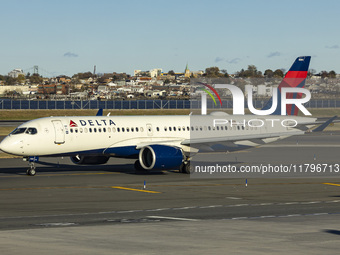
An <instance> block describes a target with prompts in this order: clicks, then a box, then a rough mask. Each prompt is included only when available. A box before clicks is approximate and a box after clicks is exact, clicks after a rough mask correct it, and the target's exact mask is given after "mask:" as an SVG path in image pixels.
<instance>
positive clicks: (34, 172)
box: [26, 168, 36, 176]
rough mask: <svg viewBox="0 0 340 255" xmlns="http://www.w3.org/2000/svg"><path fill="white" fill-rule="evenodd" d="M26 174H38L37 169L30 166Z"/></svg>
mask: <svg viewBox="0 0 340 255" xmlns="http://www.w3.org/2000/svg"><path fill="white" fill-rule="evenodd" d="M26 174H27V175H29V176H34V175H35V174H36V171H35V169H34V168H28V169H27V171H26Z"/></svg>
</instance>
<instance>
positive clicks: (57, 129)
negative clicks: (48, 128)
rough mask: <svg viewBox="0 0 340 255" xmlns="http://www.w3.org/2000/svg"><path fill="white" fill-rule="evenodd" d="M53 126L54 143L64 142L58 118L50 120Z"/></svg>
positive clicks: (63, 134)
mask: <svg viewBox="0 0 340 255" xmlns="http://www.w3.org/2000/svg"><path fill="white" fill-rule="evenodd" d="M52 123H53V126H54V134H55V138H54V143H56V144H62V143H65V132H64V127H63V124H62V123H61V121H60V120H52Z"/></svg>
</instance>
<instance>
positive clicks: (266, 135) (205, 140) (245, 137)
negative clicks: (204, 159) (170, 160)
mask: <svg viewBox="0 0 340 255" xmlns="http://www.w3.org/2000/svg"><path fill="white" fill-rule="evenodd" d="M304 133H305V132H304V131H301V130H296V131H290V132H277V133H263V134H253V135H238V136H222V137H213V138H205V137H199V138H192V139H186V140H184V141H182V142H181V144H182V145H192V144H204V143H207V144H211V143H217V142H238V141H244V140H259V139H265V138H273V137H280V136H292V135H302V134H304Z"/></svg>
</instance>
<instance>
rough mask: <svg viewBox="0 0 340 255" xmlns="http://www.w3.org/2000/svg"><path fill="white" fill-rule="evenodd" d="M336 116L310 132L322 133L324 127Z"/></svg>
mask: <svg viewBox="0 0 340 255" xmlns="http://www.w3.org/2000/svg"><path fill="white" fill-rule="evenodd" d="M337 117H338V116H334V117H332V118H330V119H329V120H327V121H326V122H325V123H323V124H321V125H320V126H318V127H316V128H314V129H313V130H312V132H321V131H323V130H324V129H325V128H326V127H328V126H329V125H330V124H331V123H332V122H333V121H334V120H335V119H336V118H337Z"/></svg>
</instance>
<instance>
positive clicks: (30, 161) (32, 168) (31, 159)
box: [23, 157, 39, 176]
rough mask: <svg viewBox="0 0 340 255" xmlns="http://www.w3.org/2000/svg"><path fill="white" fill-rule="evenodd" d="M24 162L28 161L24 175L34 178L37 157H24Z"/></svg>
mask: <svg viewBox="0 0 340 255" xmlns="http://www.w3.org/2000/svg"><path fill="white" fill-rule="evenodd" d="M23 160H24V161H28V164H29V168H28V169H27V170H26V174H27V175H29V176H34V175H35V174H36V171H35V164H34V163H35V162H38V161H39V157H24V158H23Z"/></svg>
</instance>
